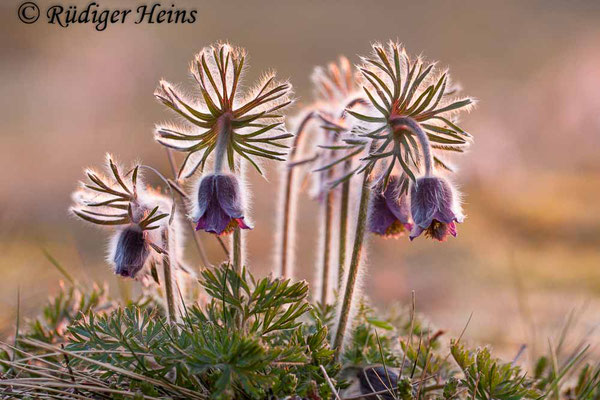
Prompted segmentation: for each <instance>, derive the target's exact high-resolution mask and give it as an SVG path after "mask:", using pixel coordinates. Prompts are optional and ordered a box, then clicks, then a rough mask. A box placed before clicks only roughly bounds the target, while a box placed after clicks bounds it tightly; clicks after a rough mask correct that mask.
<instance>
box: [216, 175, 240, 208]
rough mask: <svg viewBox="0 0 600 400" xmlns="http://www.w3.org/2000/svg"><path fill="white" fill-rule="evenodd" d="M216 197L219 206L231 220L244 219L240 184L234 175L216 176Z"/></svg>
mask: <svg viewBox="0 0 600 400" xmlns="http://www.w3.org/2000/svg"><path fill="white" fill-rule="evenodd" d="M216 195H217V199H218V202H219V206H220V207H221V208H222V209H223V211H224V212H225V213H226V214H227V215H229V216H230V217H231V218H243V216H244V213H243V211H242V204H241V199H240V188H239V183H238V181H237V179H236V178H235V176H233V175H217V176H216Z"/></svg>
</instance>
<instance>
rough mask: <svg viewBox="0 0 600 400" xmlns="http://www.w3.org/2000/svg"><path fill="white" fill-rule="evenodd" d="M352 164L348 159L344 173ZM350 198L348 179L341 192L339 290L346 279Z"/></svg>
mask: <svg viewBox="0 0 600 400" xmlns="http://www.w3.org/2000/svg"><path fill="white" fill-rule="evenodd" d="M351 166H352V161H350V160H348V161H346V162H345V163H344V175H345V174H347V173H348V172H349V170H350V168H351ZM349 199H350V180H349V179H348V180H346V181H345V182H344V183H343V184H342V190H341V193H340V210H339V211H340V228H339V229H340V231H339V243H338V281H337V290H338V292H339V291H340V290H342V283H343V281H344V270H345V268H346V240H347V237H348V204H349Z"/></svg>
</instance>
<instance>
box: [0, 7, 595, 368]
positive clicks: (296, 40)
mask: <svg viewBox="0 0 600 400" xmlns="http://www.w3.org/2000/svg"><path fill="white" fill-rule="evenodd" d="M71 3H74V4H78V5H79V6H81V7H83V6H85V5H87V2H76V1H72V2H71ZM71 3H69V4H71ZM19 4H20V2H16V1H14V0H9V1H3V2H2V4H1V5H0V19H1V21H2V23H1V24H0V54H1V55H2V56H1V58H0V87H2V96H1V97H0V115H1V120H0V121H1V123H0V190H1V193H2V195H1V196H0V254H1V257H0V272H1V273H2V279H0V332H1V333H2V336H3V337H5V336H6V335H9V334H11V333H13V329H14V322H15V317H16V304H17V291H18V288H20V291H21V314H22V315H24V316H33V315H35V313H36V312H37V310H39V305H40V304H42V303H44V302H45V301H46V299H47V298H48V296H51V295H52V294H53V293H56V291H57V287H58V282H59V280H60V279H61V276H60V274H59V273H58V272H57V270H56V269H55V268H54V267H52V266H51V264H50V263H49V262H48V260H47V259H46V258H45V256H44V254H43V251H42V249H46V250H47V251H48V252H50V253H51V254H52V255H53V256H54V257H55V258H56V259H57V260H58V261H59V262H60V263H61V264H62V265H64V266H65V267H66V268H67V269H68V270H69V271H71V273H72V274H73V275H75V276H76V277H78V279H80V280H84V281H93V280H98V281H108V282H109V284H110V285H111V287H112V288H114V290H115V291H117V288H118V286H119V283H118V280H117V279H116V277H114V276H113V275H112V272H111V271H110V270H109V267H108V266H107V265H106V263H105V261H104V256H105V247H106V241H105V239H106V238H105V235H104V232H102V231H100V230H97V229H94V227H91V226H88V225H87V224H83V223H81V222H80V221H76V220H74V218H72V217H70V216H69V215H68V213H67V208H68V206H69V204H70V194H71V192H72V191H73V189H74V188H75V187H76V185H77V181H78V180H79V179H82V177H83V174H82V170H83V168H84V167H86V166H99V165H100V164H102V162H103V160H104V154H105V153H106V152H111V153H113V154H114V155H115V156H116V157H117V158H118V159H120V160H122V161H124V162H127V163H128V162H129V161H130V160H134V159H136V158H139V159H141V160H143V162H144V163H146V164H151V165H153V166H155V167H157V168H158V169H160V170H161V171H163V172H164V173H166V174H168V173H169V172H170V171H169V168H168V163H167V159H166V157H165V152H164V149H163V148H161V147H160V146H158V145H156V144H154V142H153V137H152V131H153V127H154V124H155V123H157V122H162V121H168V120H172V119H173V118H174V115H173V114H171V113H169V112H168V111H167V110H166V109H165V108H164V107H163V106H162V105H160V104H159V103H158V102H157V101H155V99H154V98H153V95H152V93H153V90H154V88H155V87H156V85H157V83H158V81H159V79H161V78H163V77H164V78H166V79H167V80H169V81H171V82H174V83H181V84H182V86H184V87H186V88H187V89H189V90H192V89H193V83H192V80H191V78H190V77H189V76H188V73H187V71H188V63H189V61H190V60H191V59H192V58H193V56H194V54H195V53H196V52H197V51H199V50H200V49H201V48H202V47H204V46H205V45H208V44H211V43H213V42H215V41H218V40H228V41H231V42H232V43H233V44H236V45H239V46H243V47H245V48H246V49H247V50H248V52H249V54H250V69H249V70H248V73H247V79H248V80H247V81H246V82H248V83H250V82H252V81H253V80H254V79H256V78H258V77H259V76H260V74H261V73H262V72H263V71H265V70H266V69H268V68H274V69H276V70H277V71H278V75H279V76H280V77H283V78H289V79H290V80H291V82H292V83H293V85H294V87H295V91H296V94H297V97H298V99H299V101H298V103H297V105H296V106H295V108H294V109H293V110H291V112H290V113H291V114H294V113H296V112H297V111H298V110H299V108H300V107H301V106H302V105H303V104H304V105H305V104H308V103H310V102H311V95H312V92H311V87H310V81H309V76H310V73H311V71H312V68H313V67H314V66H315V65H322V64H325V63H327V62H329V61H330V60H333V59H335V58H337V56H338V55H341V54H344V55H346V56H348V57H349V58H350V60H351V61H353V62H358V55H359V54H366V53H368V52H369V51H370V43H371V42H372V41H376V40H378V41H387V40H388V39H396V38H397V39H398V40H399V41H401V42H403V43H404V44H405V46H406V47H407V49H408V51H409V53H411V54H413V55H414V54H419V53H422V54H424V55H425V56H426V57H427V58H429V59H437V60H440V64H441V65H442V66H446V65H448V66H450V69H451V74H452V76H453V79H454V80H455V81H457V82H460V83H461V85H462V86H463V88H464V89H465V90H464V93H465V94H468V95H472V96H475V97H476V98H478V99H479V104H478V107H477V108H476V110H475V111H474V112H472V113H471V114H469V115H466V116H464V118H463V124H462V126H463V127H464V128H465V129H466V130H468V131H469V132H471V133H472V134H473V135H474V137H475V144H474V146H472V149H471V151H470V153H468V154H467V155H466V156H464V157H461V158H460V159H458V160H457V163H458V165H459V166H460V173H459V174H457V175H456V181H457V183H458V184H459V185H460V187H461V190H462V192H463V193H464V201H465V205H464V207H465V211H466V214H467V215H468V219H467V221H466V222H465V223H464V224H463V225H460V227H459V237H458V238H457V239H450V240H449V241H448V242H446V243H443V244H440V243H434V242H432V241H430V240H425V239H419V240H415V241H414V242H413V243H409V242H408V240H407V239H406V238H402V239H400V240H381V239H378V238H373V237H372V238H370V239H369V257H368V258H369V259H368V273H367V275H366V278H365V279H364V282H363V286H364V289H365V292H366V293H369V294H370V296H371V299H372V302H373V303H374V304H375V305H376V306H379V307H382V308H383V307H384V306H385V305H387V304H390V303H394V302H399V303H403V304H406V303H408V302H409V301H410V297H411V291H413V290H414V291H415V296H416V305H417V310H418V311H420V312H422V313H424V314H425V315H426V316H427V317H428V318H429V320H430V321H431V323H432V325H434V326H436V327H440V328H443V329H446V330H447V331H448V336H451V337H456V336H458V334H460V332H461V330H462V329H463V327H464V325H465V323H466V321H467V319H468V318H469V315H470V314H471V313H473V317H472V320H471V323H470V325H469V328H468V329H467V331H466V334H465V337H466V338H468V339H469V340H471V341H473V342H474V343H491V344H492V345H493V346H494V347H495V348H496V349H497V350H499V351H500V352H501V353H502V354H504V355H505V356H506V357H507V358H512V356H514V354H516V352H517V350H518V348H519V347H520V345H521V344H523V343H536V345H537V346H539V347H545V346H546V345H547V338H548V337H549V336H556V335H557V334H558V333H559V332H560V329H561V327H562V325H563V324H564V323H565V320H567V319H568V317H567V316H568V315H569V314H570V313H571V312H575V313H576V314H578V315H580V316H581V318H580V319H579V321H578V323H577V326H578V328H577V329H578V331H577V335H580V336H584V335H587V334H588V333H590V332H592V334H593V329H594V328H595V327H596V326H597V325H598V323H600V201H599V196H600V157H599V155H598V154H599V151H600V23H598V22H599V21H600V2H598V1H553V0H544V1H500V2H481V1H478V0H472V1H460V2H459V1H452V2H449V1H420V2H409V1H398V0H395V1H384V0H381V1H376V2H373V1H358V0H346V1H340V0H337V1H335V0H332V1H314V0H303V1H275V0H274V1H270V0H269V1H267V0H261V1H233V0H228V1H220V2H216V1H196V2H187V1H184V0H178V1H177V2H176V5H177V6H178V7H185V8H188V9H189V8H196V9H197V10H198V15H197V19H198V21H197V22H196V23H194V24H192V25H187V24H186V25H165V24H163V25H158V24H155V25H148V24H140V25H135V24H133V23H132V22H131V21H129V22H128V23H126V24H124V25H121V24H119V25H113V26H109V27H108V28H107V29H106V30H105V31H103V32H97V31H96V30H94V28H93V26H92V25H75V26H72V27H69V28H67V29H65V28H60V27H58V26H56V25H48V24H47V23H46V22H45V21H43V18H41V19H40V20H39V21H38V22H37V23H35V24H31V25H26V24H24V23H21V22H20V21H19V20H18V18H17V14H16V11H17V8H18V6H19ZM170 4H171V3H169V4H168V5H170ZM38 5H39V6H40V8H41V9H42V10H44V9H45V8H47V7H48V6H49V5H50V3H45V2H43V1H39V2H38ZM137 5H138V2H133V1H126V2H118V3H117V2H110V1H102V2H101V6H102V7H103V8H105V7H111V8H114V7H119V8H124V7H128V8H135V7H136V6H137ZM273 167H274V166H273V165H270V169H269V171H268V176H267V178H268V180H264V179H262V178H260V177H259V176H258V175H257V174H254V173H252V174H250V181H251V184H252V187H253V191H254V199H253V211H252V214H253V220H254V221H255V222H256V223H255V229H254V230H253V231H252V232H251V234H250V235H248V249H249V259H250V263H251V265H252V270H253V271H255V272H256V274H258V275H262V274H266V273H268V272H269V271H270V270H271V268H272V256H271V245H272V238H273V236H274V228H273V227H274V226H275V221H274V217H275V214H274V213H273V210H274V207H275V204H274V199H275V198H276V196H275V194H276V193H277V190H278V189H277V186H276V185H277V181H278V174H277V173H276V172H275V171H274V169H273ZM303 196H304V198H303V200H302V201H301V202H300V215H299V218H301V220H302V223H301V224H300V225H299V226H300V231H299V236H300V237H301V241H300V244H299V246H298V251H299V255H298V265H297V268H296V270H297V271H298V276H299V277H301V278H307V279H312V274H313V262H314V256H313V255H314V253H315V250H314V249H315V245H316V240H317V234H316V232H317V225H316V221H314V218H313V216H314V215H315V210H316V205H315V204H314V202H312V201H310V199H309V198H308V196H306V194H304V195H303ZM202 239H203V241H204V244H205V246H206V247H207V250H208V253H209V258H210V259H211V261H212V262H218V261H219V260H220V259H221V258H222V253H221V250H220V248H219V247H218V244H217V242H216V241H215V240H214V238H211V237H208V236H205V235H203V236H202ZM307 255H308V256H307ZM189 257H190V260H191V261H192V262H195V261H196V260H197V258H196V255H195V254H194V253H193V251H191V252H190V254H189ZM596 339H597V337H596ZM592 341H593V340H592Z"/></svg>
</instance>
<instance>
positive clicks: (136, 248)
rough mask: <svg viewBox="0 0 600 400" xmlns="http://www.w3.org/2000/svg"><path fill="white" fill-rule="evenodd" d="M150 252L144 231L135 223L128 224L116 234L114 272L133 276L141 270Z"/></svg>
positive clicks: (124, 275)
mask: <svg viewBox="0 0 600 400" xmlns="http://www.w3.org/2000/svg"><path fill="white" fill-rule="evenodd" d="M149 254H150V246H149V245H148V243H147V241H146V238H145V235H144V231H143V230H142V229H141V228H140V227H139V226H137V225H130V226H128V227H127V228H125V229H123V230H121V231H119V232H118V234H117V244H116V248H115V251H114V257H113V260H112V261H113V262H114V266H115V274H117V275H121V276H123V277H130V278H135V276H136V274H137V273H138V272H140V271H141V269H142V268H143V267H144V264H145V263H146V260H147V259H148V256H149Z"/></svg>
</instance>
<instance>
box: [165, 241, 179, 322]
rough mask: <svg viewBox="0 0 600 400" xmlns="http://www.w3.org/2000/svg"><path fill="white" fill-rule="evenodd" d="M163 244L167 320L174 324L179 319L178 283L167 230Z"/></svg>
mask: <svg viewBox="0 0 600 400" xmlns="http://www.w3.org/2000/svg"><path fill="white" fill-rule="evenodd" d="M162 241H163V246H164V247H165V252H164V254H163V255H162V265H163V274H164V281H165V287H164V290H165V299H166V302H167V320H168V321H169V323H171V324H173V323H175V322H176V321H177V320H178V316H177V308H176V307H175V304H176V303H175V293H174V291H173V288H174V287H175V286H176V285H177V283H176V282H174V281H175V277H174V276H173V270H172V268H171V265H173V264H172V260H171V249H170V246H169V234H168V233H167V230H165V231H164V232H163V234H162Z"/></svg>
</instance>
